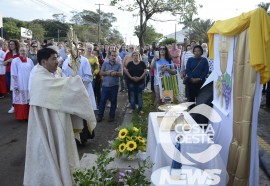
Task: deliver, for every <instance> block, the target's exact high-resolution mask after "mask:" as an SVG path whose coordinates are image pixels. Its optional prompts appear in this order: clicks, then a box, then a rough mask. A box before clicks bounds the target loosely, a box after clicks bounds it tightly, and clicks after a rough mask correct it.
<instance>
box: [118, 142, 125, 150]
mask: <svg viewBox="0 0 270 186" xmlns="http://www.w3.org/2000/svg"><path fill="white" fill-rule="evenodd" d="M118 150H119V152H124V151H125V150H126V144H125V143H121V144H120V145H119V147H118Z"/></svg>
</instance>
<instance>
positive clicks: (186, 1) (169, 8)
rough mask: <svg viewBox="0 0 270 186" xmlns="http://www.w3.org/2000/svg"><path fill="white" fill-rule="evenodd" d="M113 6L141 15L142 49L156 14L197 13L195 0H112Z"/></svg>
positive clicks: (139, 29) (180, 16)
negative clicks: (149, 22) (145, 35)
mask: <svg viewBox="0 0 270 186" xmlns="http://www.w3.org/2000/svg"><path fill="white" fill-rule="evenodd" d="M110 4H111V5H112V6H116V7H118V9H120V10H124V11H130V12H135V13H134V16H139V19H140V24H139V26H138V28H137V30H138V31H139V32H137V33H138V34H137V36H138V38H139V43H140V48H141V51H142V49H143V47H144V44H145V41H144V34H145V32H146V28H147V24H148V21H149V20H150V19H153V16H154V15H156V14H162V13H165V12H169V13H171V14H172V15H175V16H177V17H179V18H182V17H183V16H184V15H185V14H186V13H187V12H192V13H194V14H197V6H196V4H195V0H133V1H129V2H128V3H127V2H126V1H123V0H111V3H110Z"/></svg>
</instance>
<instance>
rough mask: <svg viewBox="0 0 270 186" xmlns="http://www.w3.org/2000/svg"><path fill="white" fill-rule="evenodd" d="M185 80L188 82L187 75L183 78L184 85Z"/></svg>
mask: <svg viewBox="0 0 270 186" xmlns="http://www.w3.org/2000/svg"><path fill="white" fill-rule="evenodd" d="M187 82H188V77H187V76H185V77H184V79H183V84H184V85H186V84H187Z"/></svg>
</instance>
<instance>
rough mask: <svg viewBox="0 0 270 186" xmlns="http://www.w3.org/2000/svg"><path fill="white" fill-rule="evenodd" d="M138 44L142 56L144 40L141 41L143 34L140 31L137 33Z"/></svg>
mask: <svg viewBox="0 0 270 186" xmlns="http://www.w3.org/2000/svg"><path fill="white" fill-rule="evenodd" d="M139 44H140V54H141V55H142V54H143V48H144V39H143V33H142V32H141V31H140V33H139Z"/></svg>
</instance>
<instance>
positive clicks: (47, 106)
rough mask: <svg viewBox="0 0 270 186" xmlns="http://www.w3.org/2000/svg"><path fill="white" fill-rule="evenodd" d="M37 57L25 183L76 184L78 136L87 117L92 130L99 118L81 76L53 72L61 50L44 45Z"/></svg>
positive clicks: (32, 88) (31, 96)
mask: <svg viewBox="0 0 270 186" xmlns="http://www.w3.org/2000/svg"><path fill="white" fill-rule="evenodd" d="M37 59H38V62H39V64H37V67H36V69H35V71H34V72H33V77H32V80H31V85H30V86H31V87H30V113H29V121H28V131H27V144H26V160H25V172H24V182H23V185H26V186H37V185H53V186H56V185H57V186H72V185H74V181H73V178H72V174H73V172H74V170H75V169H76V168H79V167H80V164H79V156H78V151H77V146H76V143H75V138H76V137H78V136H79V132H80V131H81V130H82V128H83V119H84V120H86V121H87V123H88V124H89V126H90V127H91V129H92V130H93V129H94V128H95V126H96V119H95V116H94V112H93V109H92V108H91V106H90V104H89V97H88V93H87V90H86V89H85V86H84V85H83V82H82V80H81V78H80V77H79V76H75V77H69V78H56V77H55V76H54V75H53V73H54V72H55V71H56V69H57V63H58V62H57V52H56V51H54V50H53V49H50V48H43V49H41V50H39V51H38V53H37ZM73 131H77V133H74V132H73Z"/></svg>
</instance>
